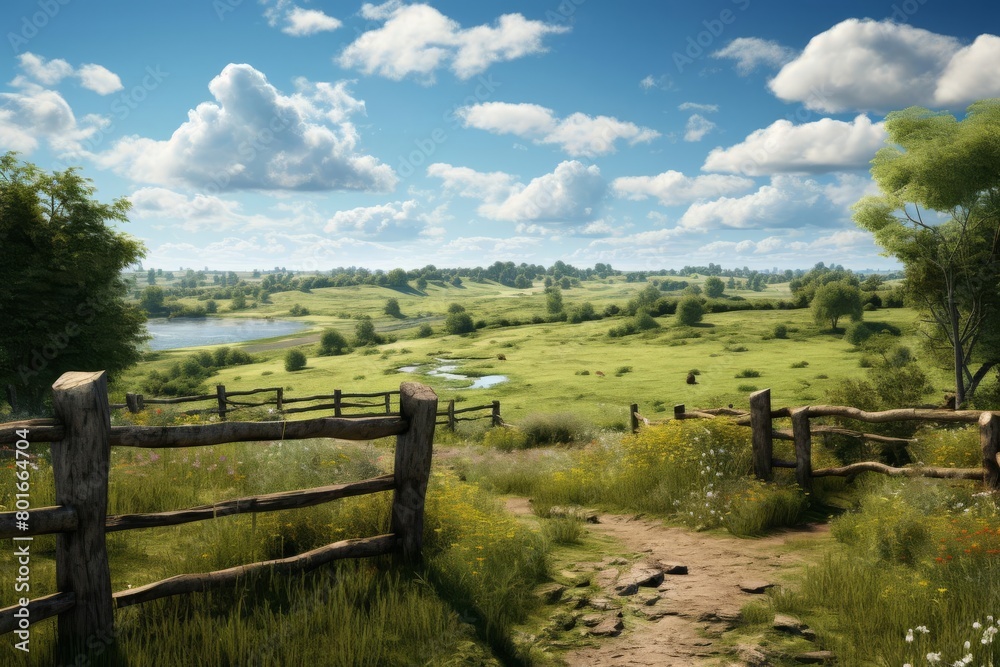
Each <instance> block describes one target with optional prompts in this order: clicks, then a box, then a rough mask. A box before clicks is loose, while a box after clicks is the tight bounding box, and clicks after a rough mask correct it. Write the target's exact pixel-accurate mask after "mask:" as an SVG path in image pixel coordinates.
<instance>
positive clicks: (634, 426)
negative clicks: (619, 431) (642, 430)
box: [628, 403, 639, 433]
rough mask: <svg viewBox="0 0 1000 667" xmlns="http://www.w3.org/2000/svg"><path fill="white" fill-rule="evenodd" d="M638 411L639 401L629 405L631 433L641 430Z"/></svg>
mask: <svg viewBox="0 0 1000 667" xmlns="http://www.w3.org/2000/svg"><path fill="white" fill-rule="evenodd" d="M637 412H639V404H638V403H633V404H632V405H630V406H628V428H629V431H630V432H631V433H638V432H639V418H638V417H636V416H635V413H637Z"/></svg>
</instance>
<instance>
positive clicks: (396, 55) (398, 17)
mask: <svg viewBox="0 0 1000 667" xmlns="http://www.w3.org/2000/svg"><path fill="white" fill-rule="evenodd" d="M361 15H362V16H363V17H364V18H366V19H369V20H371V21H384V24H383V25H382V26H381V27H380V28H377V29H374V30H369V31H367V32H365V33H363V34H362V35H360V36H359V37H358V38H357V39H356V40H354V42H352V43H351V44H349V45H348V46H347V47H346V48H345V49H344V50H343V52H342V53H341V54H340V56H339V57H338V62H339V64H340V65H341V66H342V67H350V68H356V69H359V70H361V71H362V72H364V73H365V74H378V75H379V76H384V77H386V78H389V79H395V80H399V79H403V78H405V77H407V76H410V75H416V76H418V77H419V78H421V79H422V80H424V81H427V82H429V81H433V78H434V72H435V70H437V69H438V68H440V67H444V66H448V67H449V68H450V69H451V71H452V72H454V74H455V75H456V76H458V77H459V78H460V79H467V78H469V77H471V76H475V75H476V74H479V73H481V72H484V71H485V70H486V69H487V68H488V67H489V66H490V65H492V64H493V63H496V62H502V61H507V60H515V59H517V58H521V57H523V56H526V55H530V54H534V53H542V52H544V51H545V50H546V48H545V45H544V44H543V39H544V38H545V36H546V35H550V34H560V33H564V32H567V31H568V30H569V28H567V27H564V26H557V25H550V24H547V23H544V22H542V21H531V20H528V19H526V18H525V17H524V16H523V15H521V14H504V15H503V16H501V17H500V18H499V19H497V21H496V23H495V24H494V25H492V26H490V25H479V26H474V27H472V28H462V27H461V26H460V25H459V24H458V23H457V22H456V21H454V20H452V19H450V18H448V17H447V16H445V15H444V14H442V13H441V12H439V11H438V10H437V9H435V8H433V7H431V6H430V5H426V4H422V3H416V4H412V5H404V4H402V3H401V2H397V1H392V0H391V1H390V2H386V3H383V4H381V5H372V4H365V5H364V6H363V7H362V8H361Z"/></svg>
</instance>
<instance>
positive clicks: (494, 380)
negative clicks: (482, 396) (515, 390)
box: [398, 359, 509, 389]
mask: <svg viewBox="0 0 1000 667" xmlns="http://www.w3.org/2000/svg"><path fill="white" fill-rule="evenodd" d="M434 361H436V362H437V365H432V366H430V367H429V368H428V367H427V366H402V367H401V368H399V369H398V370H399V372H400V373H417V372H422V373H423V374H424V375H427V376H430V377H436V378H441V379H443V380H470V379H471V380H473V382H472V384H471V385H469V386H468V387H463V389H489V388H490V387H492V386H494V385H498V384H500V383H501V382H506V381H507V380H508V379H509V378H508V377H507V376H506V375H483V376H482V377H477V378H470V377H469V376H468V375H463V374H461V373H456V372H455V371H457V370H458V366H459V363H460V362H462V361H464V359H435V360H434ZM424 368H426V370H422V369H424Z"/></svg>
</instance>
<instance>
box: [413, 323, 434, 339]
mask: <svg viewBox="0 0 1000 667" xmlns="http://www.w3.org/2000/svg"><path fill="white" fill-rule="evenodd" d="M433 335H434V328H433V327H431V325H429V324H421V325H420V328H419V329H417V338H430V337H431V336H433Z"/></svg>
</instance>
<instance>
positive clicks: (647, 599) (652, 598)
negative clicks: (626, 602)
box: [639, 594, 661, 607]
mask: <svg viewBox="0 0 1000 667" xmlns="http://www.w3.org/2000/svg"><path fill="white" fill-rule="evenodd" d="M660 599H661V598H660V596H659V595H656V594H653V595H645V596H643V597H641V598H639V602H641V603H642V604H644V605H646V606H647V607H652V606H653V605H654V604H656V603H657V602H659V601H660Z"/></svg>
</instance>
